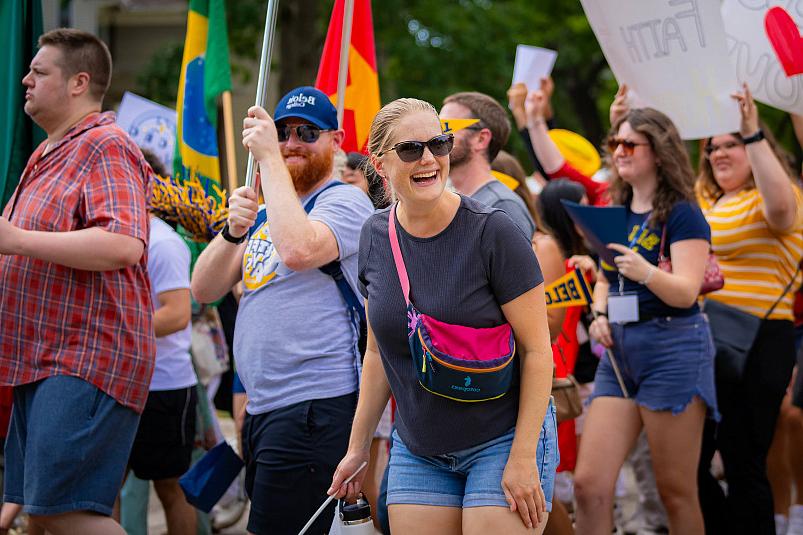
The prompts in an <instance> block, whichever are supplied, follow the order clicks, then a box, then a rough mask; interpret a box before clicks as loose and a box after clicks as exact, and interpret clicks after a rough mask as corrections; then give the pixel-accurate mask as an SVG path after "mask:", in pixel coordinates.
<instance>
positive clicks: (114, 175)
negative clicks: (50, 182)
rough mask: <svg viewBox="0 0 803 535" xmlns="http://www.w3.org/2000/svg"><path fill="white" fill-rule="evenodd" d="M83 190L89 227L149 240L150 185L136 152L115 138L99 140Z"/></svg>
mask: <svg viewBox="0 0 803 535" xmlns="http://www.w3.org/2000/svg"><path fill="white" fill-rule="evenodd" d="M90 166H91V167H92V169H91V170H90V171H89V172H88V173H87V174H86V180H85V182H84V184H83V187H82V190H81V205H80V215H81V218H82V219H83V221H84V225H85V226H86V228H90V227H99V228H102V229H103V230H105V231H107V232H112V233H115V234H124V235H127V236H132V237H134V238H139V239H140V240H142V241H143V242H144V243H146V244H147V243H148V210H147V205H146V197H147V184H146V183H145V177H147V176H148V175H147V174H146V173H145V172H144V170H143V168H142V166H141V164H140V162H139V158H138V157H137V155H135V154H133V152H132V151H131V149H130V148H129V147H125V146H124V145H122V144H121V143H119V142H118V141H115V140H109V141H106V142H100V143H98V145H97V147H96V150H95V151H94V154H93V155H92V156H91V163H90Z"/></svg>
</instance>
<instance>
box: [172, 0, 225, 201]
mask: <svg viewBox="0 0 803 535" xmlns="http://www.w3.org/2000/svg"><path fill="white" fill-rule="evenodd" d="M230 90H231V67H230V65H229V41H228V33H227V31H226V4H225V0H190V6H189V13H188V15H187V37H186V40H185V42H184V58H183V60H182V62H181V76H180V78H179V83H178V101H177V102H176V112H177V114H178V121H177V122H178V124H177V128H176V136H177V138H178V139H177V140H176V141H177V143H176V156H175V159H174V163H173V170H174V172H175V174H176V176H177V177H180V180H188V179H190V178H192V177H198V178H199V179H200V180H201V182H202V183H203V184H204V187H205V189H206V190H207V191H208V192H210V193H211V190H214V189H215V188H214V187H210V186H217V188H220V160H219V158H218V146H217V99H218V97H219V96H220V94H221V93H223V92H224V91H230ZM209 182H212V183H213V184H209Z"/></svg>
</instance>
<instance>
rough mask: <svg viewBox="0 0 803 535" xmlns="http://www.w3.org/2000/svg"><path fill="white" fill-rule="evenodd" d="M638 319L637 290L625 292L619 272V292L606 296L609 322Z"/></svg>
mask: <svg viewBox="0 0 803 535" xmlns="http://www.w3.org/2000/svg"><path fill="white" fill-rule="evenodd" d="M648 220H649V217H648V218H647V219H645V220H644V223H642V224H641V228H640V229H639V231H638V232H637V233H636V235H635V236H634V237H633V239H632V240H630V243H629V244H628V246H627V248H628V249H632V248H633V246H634V245H635V244H636V242H637V241H638V239H639V237H640V236H641V234H642V233H643V232H644V229H645V228H647V221H648ZM638 320H639V308H638V292H625V278H624V277H623V276H622V274H621V273H619V293H616V294H610V295H609V296H608V321H609V322H611V323H631V322H634V321H638Z"/></svg>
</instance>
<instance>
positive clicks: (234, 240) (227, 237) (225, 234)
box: [220, 223, 248, 245]
mask: <svg viewBox="0 0 803 535" xmlns="http://www.w3.org/2000/svg"><path fill="white" fill-rule="evenodd" d="M220 235H221V236H223V239H224V240H226V241H227V242H229V243H233V244H235V245H239V244H241V243H243V242H244V241H245V239H246V238H247V237H248V233H247V232H246V233H245V234H243V235H242V236H240V237H239V238H235V237H234V236H232V235H231V234H230V233H229V224H228V223H226V224H225V225H224V226H223V230H221V231H220Z"/></svg>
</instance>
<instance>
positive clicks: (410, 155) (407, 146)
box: [379, 134, 454, 163]
mask: <svg viewBox="0 0 803 535" xmlns="http://www.w3.org/2000/svg"><path fill="white" fill-rule="evenodd" d="M453 146H454V135H452V134H441V135H439V136H435V137H433V138H432V139H430V140H429V141H400V142H399V143H396V144H395V145H393V146H392V147H391V148H389V149H388V150H384V151H382V152H380V153H379V156H383V155H385V154H387V153H388V152H391V151H396V155H397V156H398V157H399V159H400V160H401V161H403V162H407V163H409V162H415V161H417V160H420V159H421V157H422V156H424V147H427V148H429V152H431V153H432V155H433V156H446V155H447V154H449V153H450V152H452V147H453Z"/></svg>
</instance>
